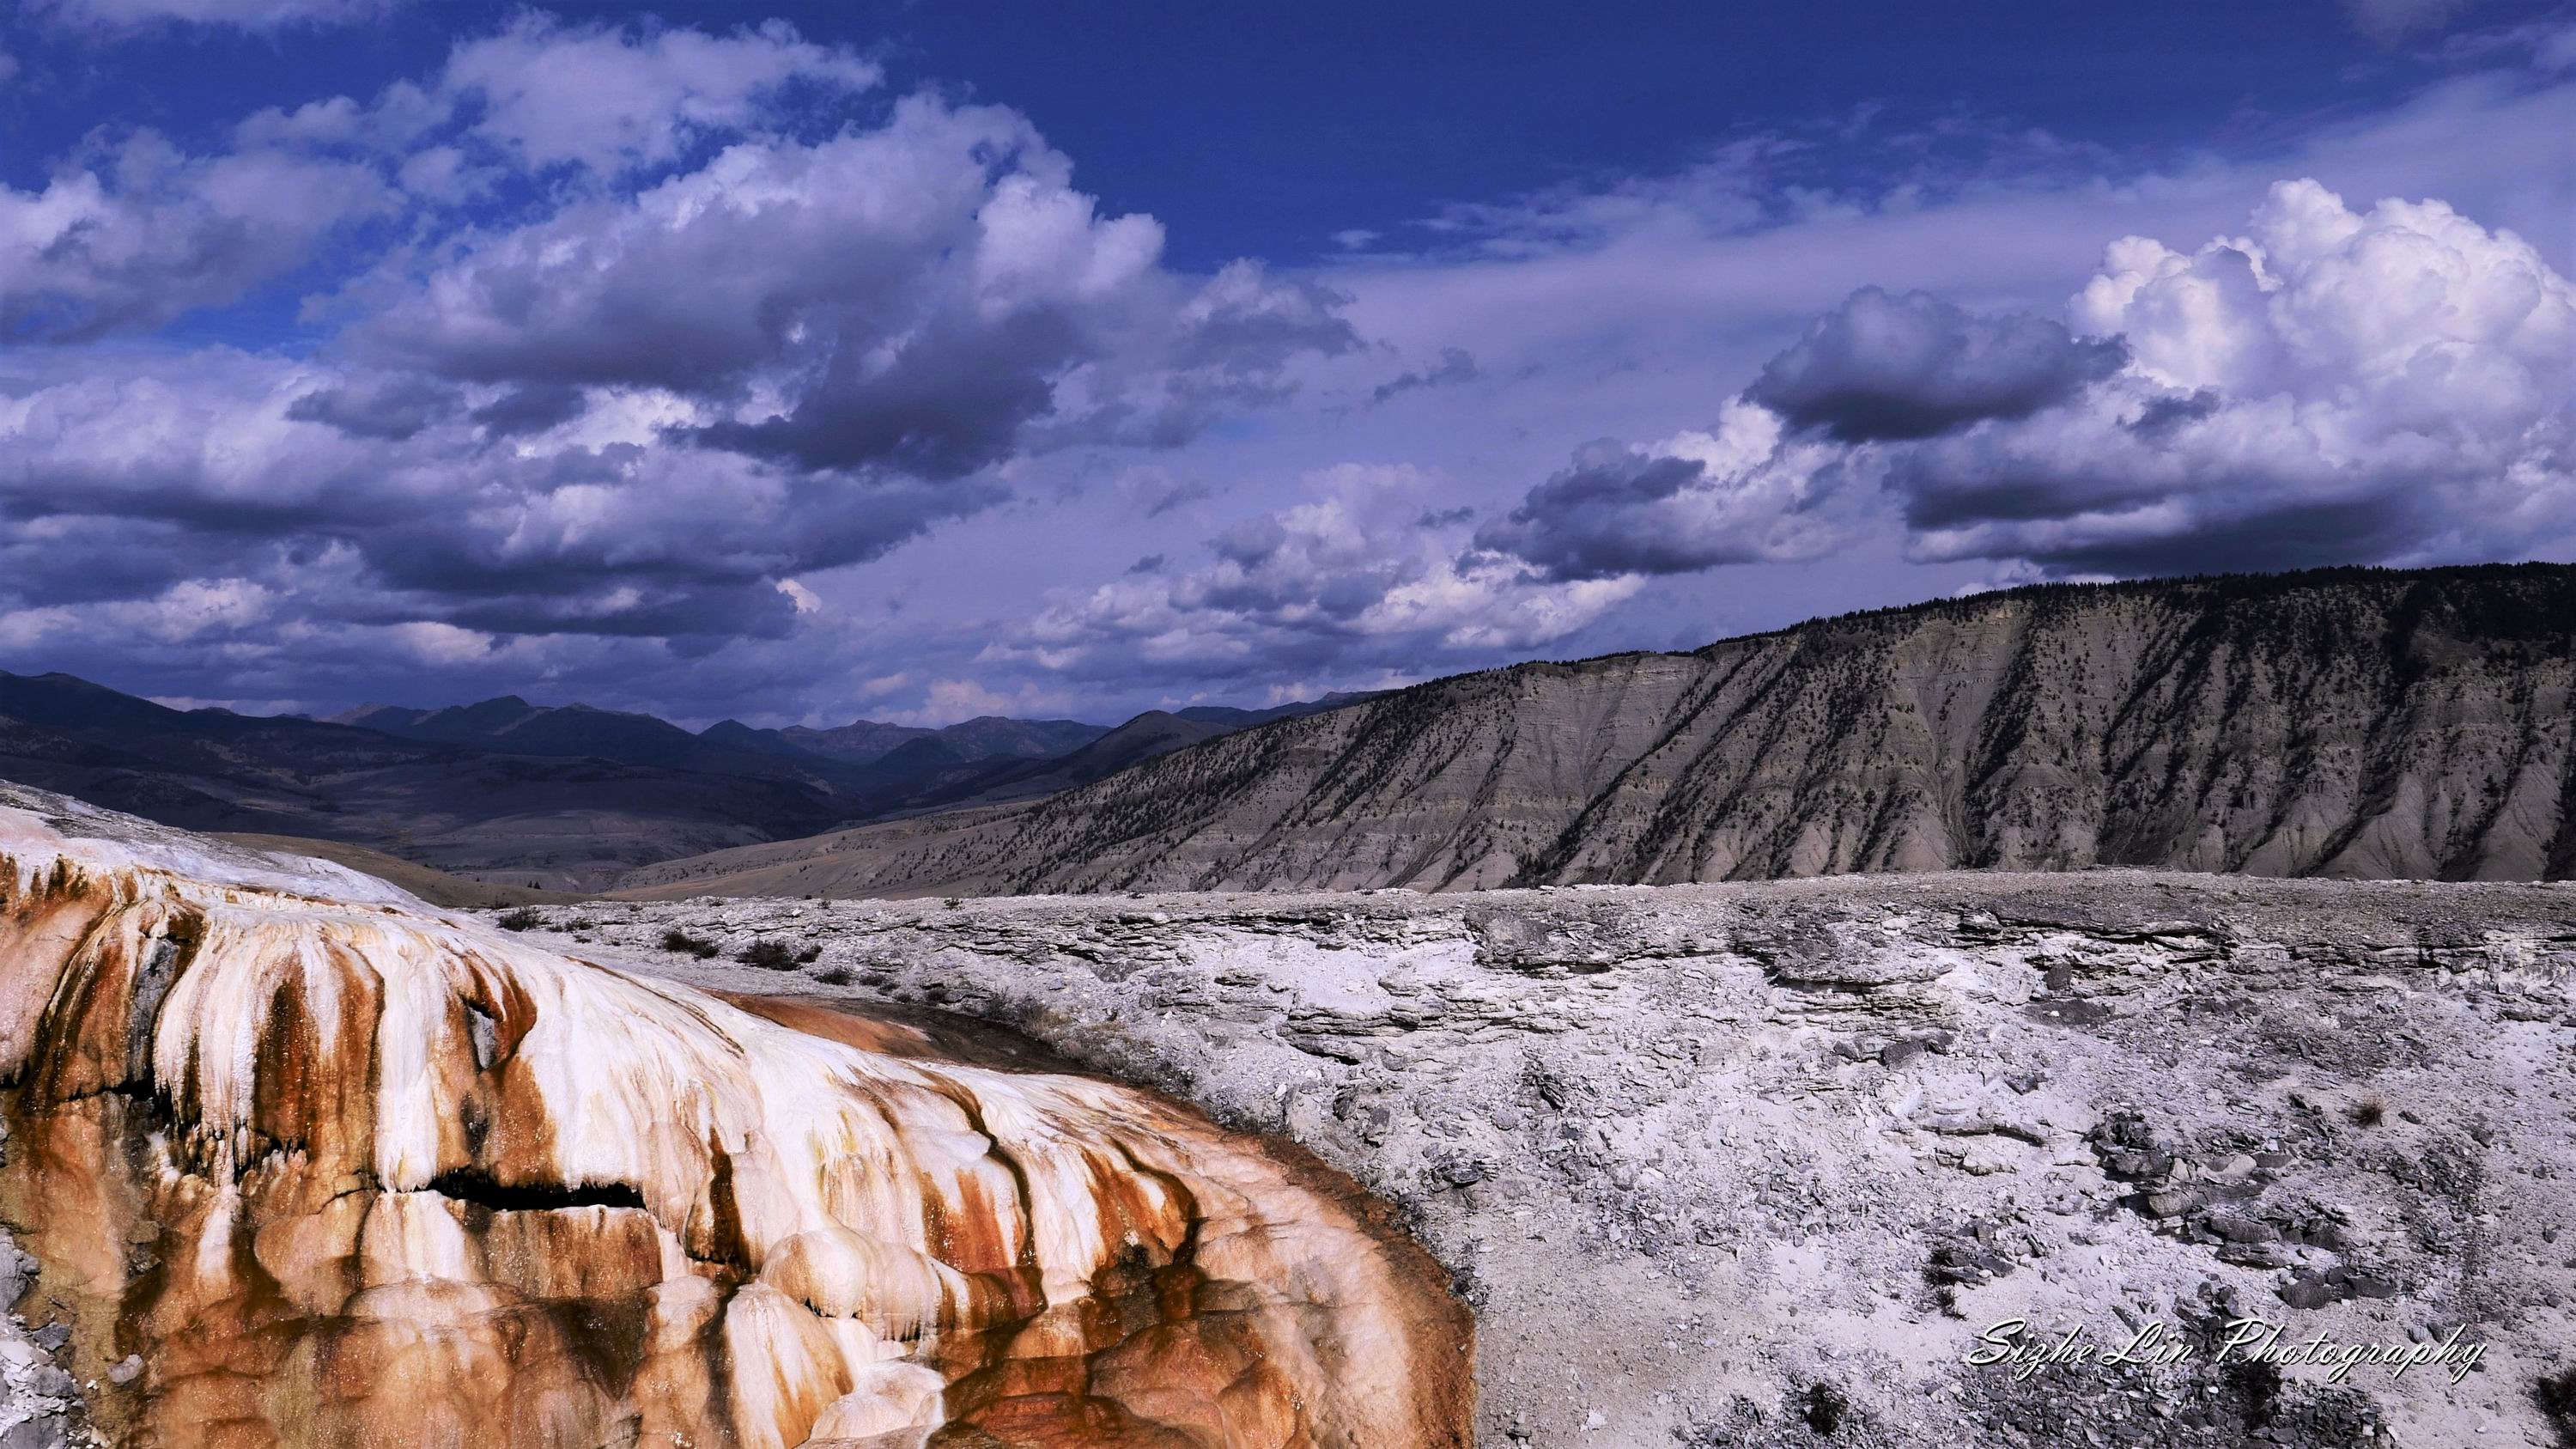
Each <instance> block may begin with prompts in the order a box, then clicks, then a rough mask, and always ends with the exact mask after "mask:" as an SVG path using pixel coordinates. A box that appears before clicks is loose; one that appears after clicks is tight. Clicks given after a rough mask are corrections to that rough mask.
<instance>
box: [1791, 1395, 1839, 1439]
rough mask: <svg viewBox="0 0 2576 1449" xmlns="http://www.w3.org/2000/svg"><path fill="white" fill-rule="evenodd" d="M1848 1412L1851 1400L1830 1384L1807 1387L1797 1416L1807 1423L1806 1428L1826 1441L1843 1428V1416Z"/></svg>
mask: <svg viewBox="0 0 2576 1449" xmlns="http://www.w3.org/2000/svg"><path fill="white" fill-rule="evenodd" d="M1850 1412H1851V1400H1850V1399H1848V1398H1845V1397H1844V1396H1843V1391H1842V1390H1840V1389H1838V1388H1835V1387H1834V1386H1833V1385H1832V1384H1823V1383H1818V1384H1809V1385H1807V1392H1806V1393H1805V1394H1804V1395H1803V1396H1801V1402H1800V1404H1799V1406H1798V1416H1799V1417H1800V1418H1802V1419H1805V1420H1806V1421H1807V1427H1808V1428H1810V1429H1813V1430H1815V1431H1816V1433H1817V1434H1818V1435H1819V1436H1820V1437H1823V1438H1827V1439H1830V1438H1832V1437H1833V1436H1834V1431H1835V1430H1837V1429H1839V1428H1841V1427H1842V1426H1843V1415H1845V1414H1848V1413H1850Z"/></svg>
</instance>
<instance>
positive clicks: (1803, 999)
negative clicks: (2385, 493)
mask: <svg viewBox="0 0 2576 1449" xmlns="http://www.w3.org/2000/svg"><path fill="white" fill-rule="evenodd" d="M538 914H539V915H540V916H541V917H542V919H543V921H544V922H545V924H544V925H543V926H542V927H539V928H538V930H539V931H540V932H541V933H543V934H545V935H547V936H550V937H553V938H555V939H554V944H557V945H559V946H561V947H562V948H564V949H566V950H568V951H571V952H572V953H574V954H577V955H588V956H590V957H592V958H593V959H598V960H603V961H615V962H621V963H627V964H630V965H632V966H634V967H636V968H638V969H641V970H645V971H650V972H656V973H660V974H663V975H667V976H671V977H675V978H679V979H682V980H686V981H691V982H696V983H699V984H702V985H710V986H716V987H721V988H725V989H730V990H737V991H745V990H747V991H757V992H765V993H771V994H789V995H806V996H813V997H817V998H823V999H830V1000H838V1001H844V1002H852V1003H862V1004H882V1003H888V1002H893V1003H904V1004H910V1005H916V1006H926V1007H937V1008H941V1009H944V1010H947V1011H950V1012H956V1013H962V1014H964V1015H967V1016H970V1017H976V1018H982V1019H984V1020H987V1021H991V1022H995V1023H1000V1024H1005V1025H1008V1026H1011V1027H1014V1028H1016V1029H1018V1030H1019V1031H1021V1032H1023V1033H1026V1034H1028V1035H1030V1036H1033V1037H1035V1038H1037V1039H1039V1040H1040V1041H1041V1042H1043V1043H1045V1044H1046V1045H1048V1046H1051V1047H1053V1048H1054V1049H1056V1050H1058V1051H1060V1052H1062V1053H1065V1054H1067V1055H1069V1056H1071V1057H1073V1058H1075V1059H1076V1060H1078V1061H1080V1062H1083V1063H1085V1064H1088V1065H1090V1066H1093V1067H1096V1068H1099V1069H1102V1070H1105V1071H1109V1072H1113V1073H1116V1074H1118V1075H1121V1076H1125V1077H1129V1078H1132V1079H1136V1080H1141V1081H1146V1082H1150V1083H1153V1084H1157V1085H1160V1086H1162V1087H1164V1088H1166V1089H1168V1090H1170V1091H1173V1092H1175V1093H1177V1094H1179V1095H1181V1096H1184V1097H1186V1098H1188V1099H1190V1100H1191V1101H1193V1102H1196V1103H1198V1104H1200V1105H1202V1106H1204V1107H1205V1108H1207V1109H1209V1110H1210V1111H1212V1112H1213V1113H1215V1114H1216V1115H1217V1116H1219V1117H1220V1118H1221V1119H1223V1120H1227V1121H1229V1122H1231V1123H1234V1124H1238V1125H1247V1126H1253V1127H1258V1128H1263V1129H1266V1130H1270V1131H1274V1132H1284V1133H1287V1134H1289V1135H1292V1136H1294V1137H1295V1138H1297V1139H1298V1140H1299V1141H1302V1142H1303V1143H1305V1144H1306V1145H1307V1146H1308V1147H1310V1148H1311V1149H1313V1150H1314V1151H1315V1152H1316V1153H1318V1154H1319V1155H1320V1156H1322V1157H1323V1158H1324V1159H1325V1160H1326V1161H1328V1162H1330V1163H1332V1164H1333V1165H1335V1166H1337V1167H1340V1168H1342V1169H1344V1170H1346V1171H1348V1172H1350V1173H1352V1174H1353V1175H1355V1176H1356V1177H1358V1178H1359V1179H1360V1180H1361V1181H1362V1182H1363V1183H1365V1184H1368V1185H1369V1186H1371V1187H1373V1188H1375V1189H1376V1190H1377V1191H1379V1192H1381V1193H1383V1194H1385V1195H1386V1196H1388V1197H1390V1198H1392V1199H1394V1200H1395V1201H1397V1202H1398V1203H1399V1204H1401V1205H1402V1207H1403V1208H1404V1210H1405V1211H1406V1213H1407V1214H1408V1216H1409V1218H1410V1220H1411V1222H1412V1224H1413V1226H1414V1228H1415V1230H1416V1231H1417V1232H1418V1233H1419V1234H1420V1235H1421V1236H1422V1238H1423V1239H1424V1240H1425V1241H1426V1242H1427V1243H1428V1244H1429V1245H1430V1247H1431V1248H1432V1250H1433V1251H1434V1252H1435V1253H1436V1254H1437V1255H1438V1256H1439V1257H1440V1258H1441V1259H1442V1260H1443V1261H1444V1262H1445V1263H1446V1264H1447V1265H1448V1266H1449V1267H1450V1268H1451V1269H1452V1271H1453V1272H1454V1274H1455V1277H1456V1281H1457V1282H1458V1284H1459V1285H1460V1287H1461V1289H1462V1290H1463V1291H1464V1292H1465V1293H1466V1294H1467V1295H1468V1297H1469V1299H1470V1301H1471V1302H1472V1303H1473V1304H1474V1305H1475V1307H1476V1310H1477V1315H1478V1333H1479V1336H1480V1342H1479V1358H1480V1361H1479V1379H1480V1381H1481V1385H1482V1393H1483V1410H1482V1413H1483V1422H1482V1431H1483V1442H1484V1443H1485V1444H1487V1445H1492V1446H1509V1445H1519V1444H1528V1445H1545V1446H1559V1445H1565V1446H1574V1445H1581V1446H1609V1445H1639V1446H1647V1445H1667V1446H1668V1445H1673V1444H1684V1445H1718V1444H1762V1445H1791V1444H1799V1445H1803V1444H1834V1445H1845V1444H1886V1445H1912V1444H1969V1443H1975V1444H2002V1445H2014V1444H2052V1445H2054V1444H2084V1445H2092V1444H2159V1445H2161V1444H2229V1445H2233V1444H2239V1443H2249V1442H2251V1443H2287V1444H2379V1443H2392V1442H2393V1443H2397V1444H2405V1445H2423V1446H2448V1445H2530V1446H2546V1445H2551V1444H2559V1443H2569V1442H2576V1439H2570V1438H2568V1437H2567V1436H2569V1435H2571V1434H2576V1427H2571V1423H2570V1419H2569V1417H2568V1416H2569V1415H2570V1414H2571V1413H2576V1408H2571V1406H2570V1404H2569V1402H2568V1401H2569V1399H2570V1398H2576V1377H2568V1378H2560V1377H2557V1376H2559V1375H2568V1374H2570V1372H2571V1368H2572V1367H2576V1308H2572V1307H2571V1305H2576V887H2570V886H2568V885H2564V884H2560V885H2513V886H2491V885H2424V884H2402V883H2329V882H2266V881H2252V880H2245V879H2239V878H2230V877H2212V876H2179V875H2148V874H2140V873H2130V872H2113V871H2101V872H2088V873H2082V874H2074V875H2057V876H2010V875H1984V876H1978V875H1933V876H1914V877H1881V878H1843V879H1835V880H1823V881H1808V882H1795V883H1782V884H1772V885H1751V886H1684V887H1668V888H1661V889H1649V888H1615V889H1569V890H1548V891H1533V892H1498V893H1489V894H1481V895H1465V896H1436V897H1427V896H1417V895H1413V894H1410V893H1406V892H1380V893H1374V894H1361V895H1268V896H1231V897H1228V896H1147V897H1135V898H1125V897H1106V898H1104V897H1088V898H1063V897H1056V898H1028V899H1008V900H975V901H964V902H954V903H942V902H939V901H914V902H901V903H872V902H848V901H844V902H831V903H825V902H800V901H781V900H770V901H748V900H693V901H682V902H673V903H659V902H657V903H651V904H634V903H622V902H600V903H596V904H591V905H583V906H571V907H566V906H553V907H546V908H544V909H542V910H541V911H540V912H539V913H538ZM673 929H678V930H682V931H685V932H687V933H691V934H694V935H696V936H699V937H702V938H704V939H705V940H706V941H708V942H710V943H712V944H713V946H715V947H716V948H717V949H718V950H719V951H720V952H721V954H720V955H719V956H717V957H715V958H713V959H704V960H702V959H699V958H698V957H696V956H694V955H691V954H687V953H685V952H674V951H670V950H666V949H664V948H663V945H662V942H663V939H664V937H665V933H666V932H668V931H671V930H673ZM764 941H766V942H775V943H777V944H778V945H779V946H781V947H784V948H786V949H785V951H784V952H782V953H779V954H782V955H784V956H785V957H787V958H788V959H787V960H785V961H783V962H781V963H780V965H779V966H778V967H777V968H776V969H762V968H759V967H755V966H748V965H743V964H740V963H738V962H737V961H736V960H735V959H734V958H735V957H736V956H737V955H739V954H740V953H741V952H743V951H744V950H746V949H747V948H750V947H752V946H753V945H755V944H756V943H759V942H764ZM808 951H810V952H812V953H813V957H812V959H811V960H808V961H804V962H801V963H800V962H796V961H794V960H793V957H794V956H795V955H797V954H800V953H804V952H808ZM2247 1317H2250V1318H2259V1319H2263V1320H2268V1321H2271V1322H2275V1323H2279V1324H2282V1325H2284V1328H2285V1332H2284V1334H2283V1342H2284V1343H2287V1342H2291V1341H2300V1340H2305V1339H2308V1338H2310V1337H2312V1336H2314V1335H2316V1334H2319V1333H2323V1334H2325V1335H2327V1336H2328V1338H2329V1339H2330V1340H2332V1341H2334V1342H2335V1343H2337V1344H2340V1345H2417V1346H2421V1347H2422V1348H2423V1351H2424V1355H2425V1356H2427V1357H2430V1356H2432V1355H2433V1354H2435V1353H2437V1352H2439V1351H2440V1350H2441V1348H2442V1346H2443V1345H2445V1344H2449V1345H2451V1350H2450V1357H2451V1359H2452V1360H2454V1361H2456V1360H2457V1359H2459V1358H2460V1357H2461V1356H2462V1354H2463V1351H2464V1350H2465V1349H2466V1347H2467V1346H2469V1345H2472V1344H2482V1345H2484V1348H2483V1351H2482V1354H2481V1355H2480V1357H2479V1358H2478V1360H2477V1362H2476V1365H2475V1369H2474V1371H2471V1372H2467V1373H2466V1374H2465V1376H2464V1377H2463V1378H2462V1379H2461V1380H2460V1381H2459V1382H2458V1383H2456V1384H2455V1383H2453V1382H2452V1381H2451V1379H2450V1378H2449V1377H2448V1376H2447V1375H2446V1372H2445V1370H2444V1368H2443V1367H2442V1366H2440V1365H2428V1366H2422V1367H2415V1368H2411V1369H2409V1370H2407V1371H2406V1372H2405V1373H2404V1374H2403V1375H2402V1376H2393V1375H2392V1373H2391V1371H2390V1370H2389V1368H2387V1367H2386V1366H2381V1365H2365V1366H2362V1367H2359V1368H2357V1369H2355V1370H2354V1371H2352V1372H2351V1373H2350V1375H2349V1377H2348V1378H2346V1379H2345V1381H2344V1383H2343V1384H2342V1385H2341V1386H2339V1387H2338V1386H2335V1385H2332V1384H2330V1383H2328V1382H2327V1381H2326V1380H2327V1378H2328V1373H2327V1371H2326V1370H2325V1369H2322V1368H2317V1367H2308V1366H2299V1365H2293V1366H2291V1367H2289V1368H2286V1369H2282V1370H2280V1371H2279V1373H2278V1376H2277V1378H2275V1376H2274V1375H2273V1374H2272V1373H2271V1372H2270V1371H2268V1370H2267V1369H2266V1368H2264V1367H2262V1366H2259V1365H2250V1364H2247V1363H2245V1362H2243V1361H2242V1359H2243V1357H2244V1354H2243V1350H2241V1349H2240V1350H2238V1351H2237V1353H2236V1354H2234V1355H2232V1356H2231V1359H2230V1361H2229V1362H2227V1363H2225V1364H2223V1365H2222V1364H2220V1363H2218V1362H2215V1361H2214V1360H2213V1358H2212V1356H2211V1355H2212V1352H2213V1345H2214V1343H2215V1342H2216V1337H2215V1336H2217V1335H2223V1334H2224V1333H2225V1332H2226V1330H2225V1329H2223V1328H2222V1327H2221V1326H2220V1325H2222V1324H2224V1323H2225V1322H2226V1321H2228V1320H2230V1319H2232V1318H2247ZM2012 1318H2020V1319H2025V1320H2027V1321H2028V1323H2029V1324H2030V1325H2031V1326H2032V1329H2033V1330H2034V1332H2035V1333H2038V1334H2041V1335H2044V1336H2046V1337H2047V1338H2049V1339H2055V1338H2057V1337H2059V1336H2061V1335H2062V1334H2064V1333H2065V1332H2067V1331H2069V1330H2072V1329H2076V1328H2078V1327H2081V1328H2082V1329H2083V1330H2085V1331H2086V1333H2087V1334H2089V1335H2090V1341H2091V1342H2092V1343H2094V1344H2096V1345H2100V1346H2103V1347H2108V1346H2109V1345H2111V1344H2116V1343H2119V1342H2123V1341H2126V1340H2128V1339H2129V1338H2130V1337H2131V1335H2132V1333H2133V1332H2135V1331H2137V1330H2139V1329H2145V1328H2149V1327H2150V1326H2153V1325H2162V1326H2164V1327H2165V1328H2166V1329H2167V1330H2169V1331H2170V1332H2172V1333H2174V1334H2175V1335H2177V1336H2178V1337H2179V1338H2181V1339H2183V1340H2185V1341H2187V1342H2190V1343H2193V1344H2195V1345H2197V1346H2198V1347H2199V1349H2200V1350H2201V1351H2202V1352H2201V1354H2200V1356H2199V1357H2196V1358H2194V1359H2192V1360H2190V1361H2187V1362H2184V1363H2181V1364H2176V1365H2166V1366H2161V1367H2155V1368H2151V1369H2150V1368H2145V1367H2138V1366H2116V1367H2106V1366H2105V1365H2103V1364H2101V1363H2099V1362H2093V1363H2081V1364H2077V1363H2060V1364H2056V1365H2053V1366H2050V1367H2046V1368H2043V1369H2039V1370H2037V1371H2035V1372H2034V1373H2032V1374H2031V1376H2030V1377H2029V1378H2027V1379H2026V1380H2025V1381H2021V1382H2016V1381H2015V1379H2014V1377H2013V1375H2012V1374H2011V1372H2010V1371H2009V1370H2008V1369H2007V1368H2006V1367H2003V1366H1995V1367H1982V1368H1981V1367H1972V1366H1969V1365H1967V1364H1965V1363H1964V1362H1963V1359H1964V1358H1965V1357H1966V1356H1968V1355H1969V1354H1970V1353H1971V1352H1972V1351H1973V1350H1974V1349H1975V1348H1976V1347H1977V1344H1978V1335H1979V1333H1980V1331H1981V1330H1984V1329H1985V1328H1986V1327H1987V1326H1988V1325H1991V1324H1994V1323H1996V1322H1997V1321H1999V1320H2005V1319H2012ZM2454 1330H2457V1336H2456V1337H2455V1336H2454ZM2195 1335H2197V1337H2195Z"/></svg>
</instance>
